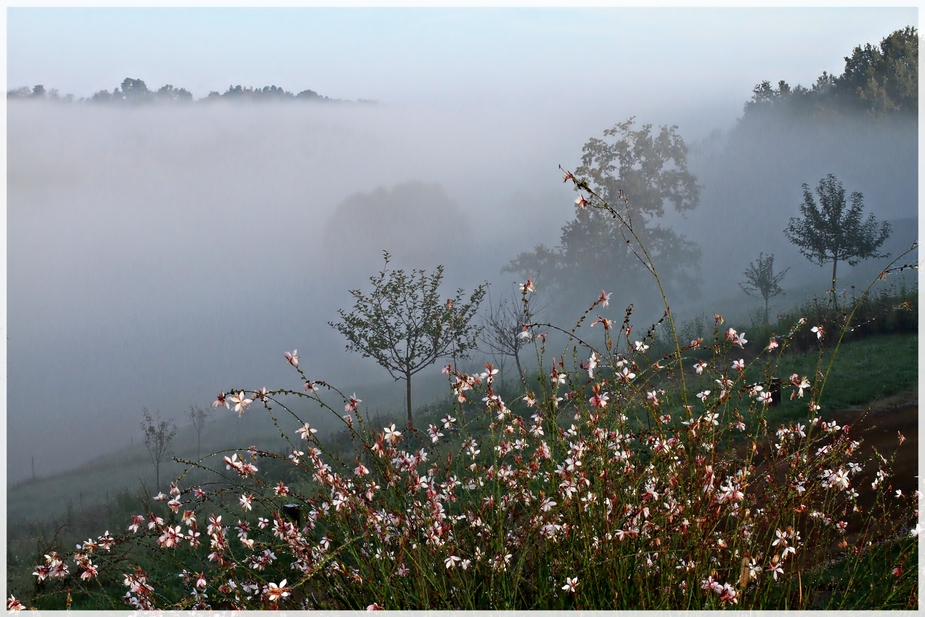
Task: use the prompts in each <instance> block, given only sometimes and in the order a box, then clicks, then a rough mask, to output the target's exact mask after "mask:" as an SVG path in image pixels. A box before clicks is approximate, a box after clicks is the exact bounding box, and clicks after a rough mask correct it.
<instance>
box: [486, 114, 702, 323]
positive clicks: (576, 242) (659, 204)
mask: <svg viewBox="0 0 925 617" xmlns="http://www.w3.org/2000/svg"><path fill="white" fill-rule="evenodd" d="M634 123H635V119H634V118H630V119H629V120H627V121H626V122H622V123H619V124H617V125H615V126H614V127H613V128H611V129H607V130H606V131H604V139H598V138H592V139H590V140H588V142H587V143H586V144H585V146H584V148H583V150H582V151H583V155H582V164H581V165H580V166H579V167H578V168H577V169H576V170H575V174H576V176H578V177H582V178H583V179H584V181H585V182H586V183H587V185H588V186H589V187H591V188H594V189H595V191H597V192H598V193H600V194H601V196H602V198H603V199H605V200H607V201H609V202H610V203H614V204H618V205H619V207H620V209H621V212H623V213H624V218H625V220H626V221H628V222H629V223H630V224H631V226H632V229H633V232H634V234H635V238H636V240H635V241H631V240H630V239H628V238H627V234H626V228H625V227H624V226H623V225H622V224H621V223H620V222H619V221H617V220H616V219H615V218H614V217H613V216H612V215H611V214H610V213H608V212H606V211H604V210H601V209H597V208H588V207H587V204H586V203H584V202H583V201H582V199H581V198H579V199H577V200H576V204H577V205H578V212H577V214H576V217H575V219H573V220H572V221H570V222H568V223H567V224H566V225H565V226H564V227H563V228H562V234H561V236H560V239H559V244H558V245H557V246H556V247H555V248H552V249H550V248H548V247H546V246H544V245H539V246H537V247H535V249H534V250H533V251H531V252H525V253H521V254H520V255H518V256H517V257H516V258H515V259H514V260H512V261H511V263H510V264H509V265H507V266H506V267H505V268H504V270H505V271H510V272H515V273H518V274H520V275H522V276H524V277H530V276H532V277H534V279H535V280H536V282H537V283H538V284H541V285H542V286H545V287H548V288H550V290H551V291H552V292H553V293H555V294H556V295H558V296H559V297H560V298H562V297H572V298H576V297H577V298H583V297H593V295H596V290H599V289H600V287H599V286H600V285H604V286H609V287H610V288H612V289H620V290H626V289H630V288H632V289H633V291H634V292H636V293H637V294H638V293H640V291H641V290H640V289H638V286H636V285H634V283H637V282H638V281H639V280H645V279H644V273H645V272H646V271H647V270H648V269H649V266H648V265H647V264H646V263H645V262H646V260H645V259H640V258H639V245H640V244H641V245H645V246H646V248H647V252H648V254H649V255H650V257H651V258H652V259H654V260H656V261H658V263H659V268H660V272H661V274H662V278H663V280H664V281H666V283H668V284H669V286H672V287H673V288H674V290H675V291H677V292H681V291H686V292H690V293H696V291H697V289H698V278H699V277H698V264H699V260H700V249H699V248H698V247H697V246H696V245H695V244H694V243H693V242H691V241H689V240H687V239H686V238H685V237H684V236H683V235H681V234H678V233H677V232H675V231H674V230H672V229H669V228H665V227H662V226H660V225H655V224H653V221H654V219H657V218H659V217H661V216H662V215H663V214H664V209H665V204H666V203H668V204H671V205H672V206H673V207H674V209H675V210H676V211H678V212H685V211H687V210H691V209H693V208H695V207H696V206H697V204H698V203H699V199H700V187H699V186H698V185H697V180H696V178H695V177H694V175H693V174H692V173H690V172H689V171H688V169H687V146H686V145H685V143H684V140H683V139H682V138H681V136H680V135H679V134H678V132H677V127H674V126H671V127H669V126H662V127H660V128H659V129H658V131H653V128H652V125H651V124H644V125H642V126H641V127H640V128H638V129H636V128H634V127H635V124H634ZM635 301H636V302H639V299H638V298H636V300H635ZM569 308H574V307H569Z"/></svg>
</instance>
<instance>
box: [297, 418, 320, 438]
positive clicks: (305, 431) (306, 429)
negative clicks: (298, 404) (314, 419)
mask: <svg viewBox="0 0 925 617" xmlns="http://www.w3.org/2000/svg"><path fill="white" fill-rule="evenodd" d="M317 432H318V429H316V428H312V427H311V426H310V425H309V424H308V422H306V423H305V426H303V427H302V428H299V429H296V433H298V434H300V435H301V436H302V439H305V440H308V439H310V438H311V436H312V434H313V433H317Z"/></svg>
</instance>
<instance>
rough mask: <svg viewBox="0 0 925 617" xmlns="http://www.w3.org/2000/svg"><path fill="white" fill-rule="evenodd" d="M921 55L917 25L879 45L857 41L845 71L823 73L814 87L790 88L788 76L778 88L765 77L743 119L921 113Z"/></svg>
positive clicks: (797, 118) (883, 115) (798, 86)
mask: <svg viewBox="0 0 925 617" xmlns="http://www.w3.org/2000/svg"><path fill="white" fill-rule="evenodd" d="M918 58H919V36H918V30H917V29H916V28H914V27H913V26H907V27H905V28H903V29H901V30H896V31H895V32H893V33H892V34H890V35H889V36H887V37H886V38H884V39H883V40H882V41H881V42H880V45H879V46H874V45H871V44H870V43H867V44H866V45H864V46H861V45H858V46H857V47H855V48H854V50H853V51H852V52H851V55H850V56H846V57H845V70H844V72H843V73H842V74H841V75H837V76H836V75H830V74H828V73H827V72H825V71H823V73H822V75H820V76H819V77H818V78H817V79H816V82H815V83H814V84H813V85H812V86H810V87H809V88H806V87H804V86H802V85H797V86H794V87H791V86H790V85H789V84H788V83H787V82H786V81H783V80H781V81H779V82H778V84H777V87H776V88H775V87H774V86H773V85H771V82H770V81H762V82H761V83H759V84H758V85H756V86H755V88H754V90H752V98H751V100H750V101H748V102H747V103H746V104H745V112H744V115H743V117H742V119H741V123H742V124H744V125H747V124H750V123H752V122H758V123H760V122H761V120H766V119H772V120H780V119H786V118H790V119H793V120H807V119H816V120H822V119H826V118H834V117H837V116H842V115H851V114H857V113H862V114H866V115H868V116H870V117H873V118H885V117H889V116H892V115H895V114H904V115H905V114H911V115H917V114H918V109H919V79H918V74H919V71H918V69H919V60H918Z"/></svg>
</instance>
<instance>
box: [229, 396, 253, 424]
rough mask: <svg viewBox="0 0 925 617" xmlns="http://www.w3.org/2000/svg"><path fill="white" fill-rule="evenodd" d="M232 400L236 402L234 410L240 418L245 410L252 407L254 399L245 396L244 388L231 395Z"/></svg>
mask: <svg viewBox="0 0 925 617" xmlns="http://www.w3.org/2000/svg"><path fill="white" fill-rule="evenodd" d="M231 402H232V403H234V410H235V411H236V412H238V417H239V418H240V417H241V416H242V415H244V410H245V409H247V408H248V407H250V404H251V403H253V402H254V401H252V400H251V399H249V398H247V397H245V396H244V391H243V390H242V391H241V392H238V393H237V394H235V395H234V396H232V397H231Z"/></svg>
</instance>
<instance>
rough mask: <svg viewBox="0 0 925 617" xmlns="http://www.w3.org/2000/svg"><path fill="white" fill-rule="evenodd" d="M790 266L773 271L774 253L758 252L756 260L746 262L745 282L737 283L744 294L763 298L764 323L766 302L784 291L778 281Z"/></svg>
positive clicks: (766, 321) (765, 319) (766, 322)
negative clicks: (766, 254) (776, 271)
mask: <svg viewBox="0 0 925 617" xmlns="http://www.w3.org/2000/svg"><path fill="white" fill-rule="evenodd" d="M788 270H790V268H785V269H783V270H781V271H780V272H778V273H777V274H775V273H774V255H773V254H771V255H768V256H767V257H765V256H764V253H759V254H758V260H757V261H753V262H751V263H749V264H748V268H747V269H746V270H745V273H744V274H745V279H746V280H745V282H744V283H739V287H741V288H742V291H744V292H745V293H746V294H748V295H749V296H751V295H752V294H758V295H760V296H761V297H762V298H764V324H765V325H767V324H768V302H769V300H770V299H771V298H773V297H775V296H779V295H780V294H782V293H784V290H783V289H781V287H780V282H781V281H782V280H783V278H784V276H785V275H786V274H787V271H788Z"/></svg>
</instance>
